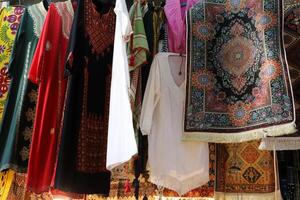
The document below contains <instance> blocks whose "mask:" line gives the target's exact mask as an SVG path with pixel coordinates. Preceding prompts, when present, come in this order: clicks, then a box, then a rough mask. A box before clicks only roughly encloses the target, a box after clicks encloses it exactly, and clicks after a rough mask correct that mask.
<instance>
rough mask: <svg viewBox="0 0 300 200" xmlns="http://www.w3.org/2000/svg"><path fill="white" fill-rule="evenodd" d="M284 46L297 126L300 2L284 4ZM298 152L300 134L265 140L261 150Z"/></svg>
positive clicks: (298, 122) (299, 97)
mask: <svg viewBox="0 0 300 200" xmlns="http://www.w3.org/2000/svg"><path fill="white" fill-rule="evenodd" d="M284 10H285V12H284V44H285V50H286V56H287V61H288V65H289V71H290V78H291V82H292V86H293V94H294V101H295V109H296V125H297V127H298V126H299V125H300V120H299V119H300V92H299V91H300V90H299V89H300V62H299V53H300V24H299V22H300V1H299V0H297V1H296V0H294V1H285V3H284ZM274 148H275V149H276V150H296V149H300V132H297V133H295V134H292V135H288V137H276V138H264V139H263V140H262V143H261V145H260V149H264V150H273V149H274Z"/></svg>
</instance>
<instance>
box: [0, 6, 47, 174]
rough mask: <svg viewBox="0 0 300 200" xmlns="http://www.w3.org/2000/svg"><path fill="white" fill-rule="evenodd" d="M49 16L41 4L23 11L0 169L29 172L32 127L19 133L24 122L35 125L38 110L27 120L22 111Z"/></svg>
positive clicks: (11, 69) (12, 64) (30, 112)
mask: <svg viewBox="0 0 300 200" xmlns="http://www.w3.org/2000/svg"><path fill="white" fill-rule="evenodd" d="M46 13H47V11H46V10H45V8H44V6H43V3H42V2H41V3H39V4H35V5H32V6H29V7H28V9H26V10H25V12H24V15H23V18H22V21H21V23H20V26H19V30H18V33H17V36H16V39H15V43H14V47H13V51H12V56H11V60H10V63H9V65H8V73H9V76H10V77H11V83H10V88H9V96H8V99H7V103H6V106H5V113H4V116H3V123H2V126H1V134H0V141H1V142H4V141H5V142H6V145H5V148H4V149H3V151H1V152H0V158H1V167H0V168H1V169H6V168H8V167H10V168H13V169H16V170H20V171H26V169H27V165H28V156H29V144H30V140H31V134H32V128H31V129H30V128H29V129H30V131H24V132H19V130H20V128H21V125H23V124H24V122H27V121H28V122H29V123H30V122H31V123H32V122H33V120H34V114H35V110H34V109H32V110H28V111H27V113H26V117H25V116H24V118H21V109H22V106H23V105H24V102H26V100H27V99H26V98H27V96H25V95H27V94H26V88H28V78H27V77H28V70H29V67H30V64H31V60H32V57H33V54H34V52H35V49H36V45H37V43H38V39H39V35H40V32H41V28H42V25H43V23H44V19H45V16H46ZM28 95H29V96H31V98H32V99H34V100H33V101H34V102H35V100H36V99H35V98H34V97H35V96H32V94H31V93H29V94H28ZM22 129H23V127H22ZM3 136H4V137H3ZM5 136H6V137H5ZM17 146H18V147H17Z"/></svg>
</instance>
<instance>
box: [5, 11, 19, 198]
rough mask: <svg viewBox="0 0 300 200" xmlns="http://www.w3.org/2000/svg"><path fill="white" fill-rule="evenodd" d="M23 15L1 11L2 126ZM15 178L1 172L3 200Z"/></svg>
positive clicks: (6, 172) (10, 172) (9, 173)
mask: <svg viewBox="0 0 300 200" xmlns="http://www.w3.org/2000/svg"><path fill="white" fill-rule="evenodd" d="M23 13H24V8H22V7H11V6H9V7H5V8H2V9H1V11H0V124H1V123H2V116H3V110H4V105H5V102H6V99H7V96H8V88H9V83H10V79H9V77H8V72H7V67H8V63H9V59H10V56H11V50H12V46H13V43H14V39H15V37H16V33H17V30H18V26H19V23H20V21H21V17H22V15H23ZM0 138H1V139H0V152H2V151H3V149H4V147H5V146H6V140H5V139H2V138H6V136H5V135H4V134H1V133H0ZM1 163H2V161H1V160H0V164H1ZM13 177H14V172H13V171H12V170H6V171H4V172H0V199H1V200H6V198H7V195H8V192H9V190H10V187H11V183H12V181H13Z"/></svg>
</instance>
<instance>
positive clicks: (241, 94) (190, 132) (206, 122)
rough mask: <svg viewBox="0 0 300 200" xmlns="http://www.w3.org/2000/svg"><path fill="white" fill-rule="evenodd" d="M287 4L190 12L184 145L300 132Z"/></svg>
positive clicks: (217, 5)
mask: <svg viewBox="0 0 300 200" xmlns="http://www.w3.org/2000/svg"><path fill="white" fill-rule="evenodd" d="M282 5H283V4H282V1H281V0H268V1H264V0H234V1H232V0H206V1H203V2H200V3H198V4H197V5H195V6H194V7H193V8H192V9H191V10H190V11H189V12H188V15H187V24H188V36H187V37H188V45H187V46H188V51H187V56H188V59H187V73H186V74H187V79H186V80H187V82H186V88H187V92H186V110H185V121H184V134H183V139H184V140H199V141H205V142H216V143H233V142H244V141H250V140H254V139H260V138H264V137H267V136H279V135H287V134H292V133H295V132H296V128H295V111H294V104H293V102H294V100H293V94H292V90H291V82H290V77H289V72H288V67H287V61H286V57H285V50H284V46H283V39H282V20H283V17H282V12H283V11H282V10H281V9H282Z"/></svg>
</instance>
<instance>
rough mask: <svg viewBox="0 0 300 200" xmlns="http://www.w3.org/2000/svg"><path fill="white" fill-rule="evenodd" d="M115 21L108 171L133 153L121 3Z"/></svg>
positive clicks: (128, 31)
mask: <svg viewBox="0 0 300 200" xmlns="http://www.w3.org/2000/svg"><path fill="white" fill-rule="evenodd" d="M114 11H115V13H116V16H117V21H116V29H115V43H114V54H113V66H112V79H111V93H110V110H109V124H108V144H107V161H106V167H107V169H108V170H112V169H113V168H114V167H116V166H119V165H121V164H123V163H124V162H127V161H128V160H130V159H131V157H132V156H134V155H135V154H137V144H136V141H135V135H134V130H133V121H132V111H131V107H130V100H129V92H128V91H129V87H130V82H129V69H128V68H129V66H128V61H127V53H126V40H128V38H129V36H130V34H131V33H132V28H131V24H130V20H129V15H128V11H127V6H126V3H125V0H117V1H116V7H115V9H114Z"/></svg>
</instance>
